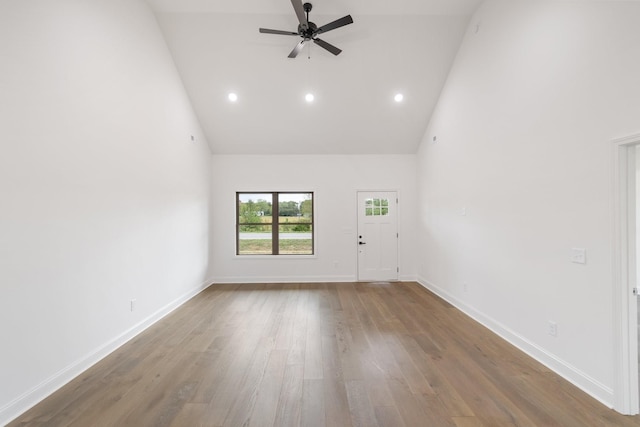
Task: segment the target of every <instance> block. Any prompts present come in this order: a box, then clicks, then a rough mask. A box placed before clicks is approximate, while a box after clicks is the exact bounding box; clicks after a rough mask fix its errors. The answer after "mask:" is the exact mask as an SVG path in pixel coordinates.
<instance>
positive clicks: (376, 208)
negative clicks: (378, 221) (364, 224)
mask: <svg viewBox="0 0 640 427" xmlns="http://www.w3.org/2000/svg"><path fill="white" fill-rule="evenodd" d="M364 214H365V216H385V215H389V199H366V200H365V201H364Z"/></svg>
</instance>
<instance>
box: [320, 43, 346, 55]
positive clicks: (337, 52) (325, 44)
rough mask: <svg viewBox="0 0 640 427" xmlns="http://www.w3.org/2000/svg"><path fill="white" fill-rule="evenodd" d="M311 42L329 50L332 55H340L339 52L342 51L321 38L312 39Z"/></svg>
mask: <svg viewBox="0 0 640 427" xmlns="http://www.w3.org/2000/svg"><path fill="white" fill-rule="evenodd" d="M313 42H314V43H315V44H317V45H318V46H320V47H322V48H324V49H326V50H328V51H329V52H331V53H333V54H334V55H340V52H342V50H341V49H338V48H337V47H335V46H334V45H332V44H331V43H327V42H326V41H324V40H321V39H313Z"/></svg>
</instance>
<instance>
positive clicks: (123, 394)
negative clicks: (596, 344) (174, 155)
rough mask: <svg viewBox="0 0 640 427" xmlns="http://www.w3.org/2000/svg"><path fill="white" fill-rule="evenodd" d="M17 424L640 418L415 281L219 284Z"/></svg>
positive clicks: (501, 422) (593, 421) (456, 426)
mask: <svg viewBox="0 0 640 427" xmlns="http://www.w3.org/2000/svg"><path fill="white" fill-rule="evenodd" d="M9 425H10V426H83V427H84V426H136V427H137V426H154V427H155V426H189V427H191V426H278V427H280V426H310V427H313V426H332V427H333V426H366V427H371V426H393V427H401V426H407V427H414V426H434V427H440V426H452V427H477V426H486V427H499V426H563V427H571V426H579V427H588V426H640V417H625V416H622V415H618V414H616V413H615V412H614V411H612V410H609V409H607V408H606V407H604V406H602V405H601V404H600V403H598V402H597V401H595V400H594V399H592V398H591V397H589V396H587V395H586V394H585V393H583V392H581V391H580V390H578V389H577V388H575V387H573V386H572V385H570V384H569V383H567V382H566V381H564V380H563V379H561V378H560V377H558V376H557V375H555V374H554V373H552V372H551V371H549V370H548V369H547V368H545V367H544V366H542V365H540V364H539V363H537V362H535V361H534V360H532V359H531V358H529V357H528V356H526V355H524V354H523V353H521V352H520V351H518V350H517V349H515V348H514V347H512V346H511V345H509V344H507V343H506V342H504V341H503V340H502V339H500V338H498V337H497V336H495V335H493V334H492V333H491V332H489V331H488V330H487V329H485V328H483V327H482V326H480V325H479V324H477V323H475V322H474V321H472V320H470V319H469V318H468V317H466V316H465V315H463V314H462V313H461V312H459V311H458V310H457V309H455V308H453V307H452V306H450V305H449V304H447V303H446V302H444V301H442V300H441V299H439V298H437V297H436V296H434V295H433V294H431V293H429V292H428V291H427V290H425V289H423V288H422V287H420V285H418V284H416V283H391V284H390V283H340V284H282V285H214V286H212V287H210V288H209V289H207V290H206V291H204V292H203V293H201V294H200V295H198V296H197V297H195V298H194V299H192V300H191V301H189V302H188V303H186V304H185V305H183V306H182V307H180V308H179V309H178V310H176V311H175V312H174V313H172V314H171V315H170V316H168V317H166V318H165V319H163V320H162V321H160V322H158V323H157V324H156V325H154V326H153V327H151V328H150V329H148V330H147V331H145V332H144V333H142V334H141V335H139V336H138V337H136V338H135V339H133V340H132V341H131V342H129V343H127V344H126V345H125V346H123V347H121V348H120V349H118V350H117V351H116V352H114V353H113V354H111V355H110V356H109V357H107V358H106V359H104V360H103V361H101V362H100V363H98V364H97V365H95V366H94V367H92V368H91V369H89V370H88V371H86V372H85V373H83V374H82V375H80V376H79V377H78V378H76V379H75V380H74V381H72V382H71V383H69V384H68V385H66V386H65V387H63V388H62V389H61V390H59V391H58V392H56V393H55V394H53V395H52V396H50V397H49V398H47V399H46V400H44V401H43V402H41V403H40V404H39V405H37V406H36V407H34V408H33V409H31V410H30V411H28V412H27V413H25V414H23V415H22V416H21V417H20V418H18V419H17V420H15V421H14V422H12V423H11V424H9Z"/></svg>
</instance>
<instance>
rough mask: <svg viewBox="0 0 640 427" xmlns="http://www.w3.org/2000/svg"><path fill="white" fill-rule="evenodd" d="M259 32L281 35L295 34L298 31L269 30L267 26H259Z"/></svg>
mask: <svg viewBox="0 0 640 427" xmlns="http://www.w3.org/2000/svg"><path fill="white" fill-rule="evenodd" d="M260 32H261V33H265V34H282V35H283V36H297V35H298V33H294V32H293V31H281V30H270V29H268V28H260Z"/></svg>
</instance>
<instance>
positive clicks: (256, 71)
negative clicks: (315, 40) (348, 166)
mask: <svg viewBox="0 0 640 427" xmlns="http://www.w3.org/2000/svg"><path fill="white" fill-rule="evenodd" d="M147 1H148V3H149V4H150V5H151V6H152V8H153V9H154V11H155V12H156V15H157V17H158V22H159V23H160V27H161V29H162V31H163V33H164V35H165V38H166V40H167V43H168V45H169V48H170V50H171V52H172V54H173V57H174V59H175V62H176V65H177V67H178V70H179V72H180V74H181V76H182V79H183V81H184V84H185V87H186V89H187V92H188V94H189V96H190V97H191V100H192V103H193V106H194V108H195V110H196V114H197V115H198V117H199V119H200V123H201V124H202V126H203V129H204V132H205V134H206V136H207V139H208V140H209V143H210V145H211V149H212V151H213V152H214V153H216V154H394V153H395V154H410V153H415V152H416V150H417V147H418V145H419V143H420V140H421V139H422V136H423V134H424V131H425V129H426V127H427V124H428V121H429V118H430V116H431V113H432V111H433V108H434V106H435V103H436V101H437V98H438V96H439V94H440V90H441V88H442V86H443V84H444V81H445V79H446V76H447V74H448V71H449V68H450V66H451V63H452V61H453V58H454V57H455V54H456V52H457V49H458V46H459V45H460V41H461V39H462V36H463V34H464V31H465V30H466V26H467V22H468V20H469V17H470V16H471V14H472V13H473V11H474V10H475V8H476V7H477V5H478V4H479V3H480V1H481V0H395V1H389V0H341V1H338V0H316V1H311V3H313V11H312V12H311V15H310V20H311V21H313V22H315V23H316V24H317V25H318V26H320V25H324V24H326V23H328V22H331V21H333V20H334V19H337V18H340V17H342V16H344V15H347V14H351V16H352V17H353V20H354V23H353V24H351V25H348V26H345V27H342V28H338V29H336V30H333V31H331V32H328V33H325V34H323V36H322V38H323V39H324V40H326V41H327V42H329V43H331V44H334V45H336V46H337V47H339V48H341V49H343V52H342V54H340V55H339V56H333V55H331V54H330V53H328V52H326V51H325V50H323V49H322V48H320V47H319V46H317V45H315V44H311V49H310V51H309V50H308V49H307V48H305V50H304V51H303V52H302V53H301V54H300V55H299V56H298V58H296V59H289V58H287V55H288V54H289V52H290V51H291V50H292V49H293V47H294V46H295V45H296V44H297V43H298V42H299V41H300V38H299V37H298V36H280V35H272V34H261V33H259V32H258V28H259V27H264V28H271V29H278V30H287V31H296V28H297V19H296V16H295V14H294V11H293V7H292V6H291V2H290V0H261V1H258V0H248V1H241V2H238V1H231V0H226V1H222V0H215V1H211V0H210V1H207V0H147ZM309 53H310V55H311V59H308V55H309ZM232 91H233V92H236V93H237V94H238V96H239V100H238V102H236V103H230V102H229V101H228V99H227V94H228V93H229V92H232ZM307 92H313V93H314V94H315V97H316V100H315V101H314V102H313V103H312V104H307V103H306V102H305V101H304V95H305V94H306V93H307ZM397 92H402V93H403V94H404V102H402V103H401V104H397V103H395V102H394V101H393V96H394V95H395V94H396V93H397Z"/></svg>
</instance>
